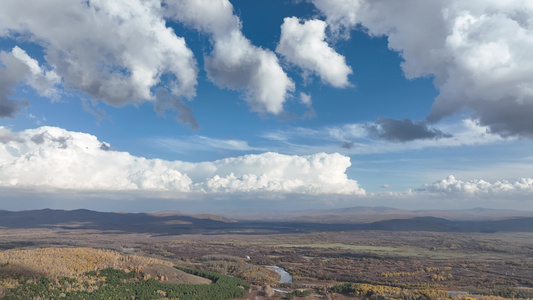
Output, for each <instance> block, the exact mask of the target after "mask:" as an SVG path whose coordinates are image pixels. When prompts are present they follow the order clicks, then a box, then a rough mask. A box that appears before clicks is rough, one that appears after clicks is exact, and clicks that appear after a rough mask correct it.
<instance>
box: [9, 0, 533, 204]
mask: <svg viewBox="0 0 533 300" xmlns="http://www.w3.org/2000/svg"><path fill="white" fill-rule="evenodd" d="M21 5H22V4H20V3H19V2H18V1H14V0H13V1H11V0H9V1H4V2H3V3H2V4H0V11H2V12H0V20H3V21H1V22H0V51H1V55H0V66H1V68H0V92H1V93H2V94H1V95H0V126H1V127H0V189H2V190H3V191H4V195H6V197H2V198H3V199H0V208H5V209H28V208H41V207H54V208H67V209H71V208H78V207H86V208H93V209H99V210H117V209H118V208H120V207H123V208H124V207H127V209H125V210H131V211H138V210H163V209H172V210H180V209H181V210H193V211H201V210H211V211H217V210H232V209H236V208H242V209H258V208H272V207H273V206H275V207H279V206H280V204H283V205H282V206H283V207H286V208H287V209H299V208H301V209H305V208H310V207H316V208H330V207H342V206H357V205H370V206H379V205H387V206H393V207H399V208H409V209H417V208H455V209H462V208H471V207H479V206H483V207H493V208H513V209H530V210H533V203H532V202H531V199H532V196H533V179H531V178H533V174H532V170H533V155H532V154H531V149H532V146H533V143H532V142H531V137H533V118H532V116H533V54H532V53H531V51H529V49H531V46H533V7H532V6H531V4H529V3H527V2H526V1H518V0H516V1H507V2H505V3H500V2H491V1H469V2H468V3H463V2H461V1H433V2H431V3H423V4H420V3H419V2H417V1H409V0H402V1H395V2H391V1H365V0H334V1H325V0H308V1H303V0H300V1H296V0H280V1H274V2H273V1H265V0H254V1H249V0H241V1H227V0H202V1H192V0H181V1H178V0H176V1H160V0H150V1H119V0H116V1H86V2H84V3H81V2H80V3H77V2H76V3H70V2H68V1H60V0H57V1H47V2H46V3H41V2H39V1H34V2H33V5H29V6H27V5H24V8H22V7H21ZM26 7H30V8H26ZM72 199H75V200H72ZM215 199H218V200H215ZM124 204H126V205H124Z"/></svg>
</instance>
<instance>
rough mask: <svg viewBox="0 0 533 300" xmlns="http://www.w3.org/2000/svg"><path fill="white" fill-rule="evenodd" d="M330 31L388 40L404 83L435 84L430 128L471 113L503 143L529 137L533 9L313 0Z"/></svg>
mask: <svg viewBox="0 0 533 300" xmlns="http://www.w3.org/2000/svg"><path fill="white" fill-rule="evenodd" d="M312 2H313V3H314V4H315V6H316V7H317V8H318V9H319V10H321V12H322V13H323V14H324V15H325V16H326V22H328V24H329V26H331V27H332V28H333V29H337V30H341V31H342V30H345V29H353V28H356V27H357V26H359V25H360V26H362V27H364V28H365V30H366V32H367V33H368V34H369V35H371V36H382V35H385V36H387V37H388V45H389V48H390V49H392V50H395V51H397V52H399V53H400V55H401V56H402V58H403V60H404V61H403V62H402V64H401V66H402V69H403V71H404V74H405V76H406V77H407V78H416V77H424V76H433V77H434V84H435V87H436V88H437V89H438V90H439V92H440V94H439V95H438V96H437V98H436V99H435V103H434V104H433V107H432V109H431V112H430V114H429V116H428V118H427V119H428V120H429V121H431V122H438V121H439V120H441V119H443V118H445V117H448V116H450V115H452V114H455V113H458V112H460V111H462V110H464V109H471V110H473V112H474V115H475V117H476V118H478V119H479V121H480V122H481V124H482V125H486V126H489V128H490V130H492V131H493V132H495V133H498V134H501V135H520V136H526V137H533V119H532V118H531V115H532V113H533V52H532V51H530V49H531V48H532V47H533V4H532V2H531V1H526V0H510V1H485V0H473V1H460V0H454V1H443V0H440V1H422V2H421V1H414V0H403V1H384V0H376V1H368V0H331V1H324V0H312Z"/></svg>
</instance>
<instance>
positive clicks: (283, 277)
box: [266, 266, 292, 283]
mask: <svg viewBox="0 0 533 300" xmlns="http://www.w3.org/2000/svg"><path fill="white" fill-rule="evenodd" d="M266 268H267V269H269V270H272V271H275V272H276V273H278V274H279V276H280V280H279V282H280V283H291V282H292V275H291V274H289V272H287V271H285V269H283V268H282V267H278V266H267V267H266Z"/></svg>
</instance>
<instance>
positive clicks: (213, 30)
mask: <svg viewBox="0 0 533 300" xmlns="http://www.w3.org/2000/svg"><path fill="white" fill-rule="evenodd" d="M166 4H167V7H166V12H165V13H166V15H167V16H168V17H170V18H172V19H175V20H178V21H180V22H182V23H184V24H186V25H187V26H189V27H192V28H195V29H197V30H199V31H201V32H204V33H207V34H209V35H210V36H211V39H212V42H213V45H214V49H213V50H212V52H211V53H210V54H209V56H207V57H205V68H206V70H207V74H208V76H209V78H210V79H211V80H212V81H213V82H214V83H215V84H217V85H218V86H220V87H223V88H228V89H233V90H243V91H245V100H246V101H247V102H248V104H249V105H250V106H251V108H252V110H254V111H257V112H268V113H272V114H279V113H281V112H282V111H283V103H284V102H285V100H286V97H287V93H288V92H290V91H293V90H294V83H293V82H292V80H291V79H290V78H289V77H288V76H287V74H285V72H284V71H283V69H282V68H281V66H280V65H279V61H278V58H277V57H276V55H275V54H274V53H273V52H272V51H270V50H267V49H263V48H260V47H256V46H254V45H252V43H251V42H250V41H249V40H248V39H247V38H246V37H245V36H244V35H243V34H242V32H241V23H240V20H239V18H238V17H237V16H235V15H234V14H233V6H232V5H231V3H230V2H229V1H228V0H222V1H218V0H201V1H197V0H185V1H172V2H168V3H166Z"/></svg>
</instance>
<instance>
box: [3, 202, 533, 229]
mask: <svg viewBox="0 0 533 300" xmlns="http://www.w3.org/2000/svg"><path fill="white" fill-rule="evenodd" d="M0 227H3V228H27V229H30V228H57V229H64V230H71V229H93V230H101V231H118V232H125V233H151V234H155V235H178V234H230V233H231V234H273V233H293V232H313V231H315V232H316V231H331V232H333V231H348V230H386V231H435V232H533V212H520V211H512V210H493V209H483V208H475V209H469V210H424V211H423V210H420V211H407V210H400V209H394V208H388V207H352V208H345V209H334V210H306V211H299V212H290V213H284V214H280V215H277V216H275V217H273V216H267V217H262V218H259V217H258V216H249V218H248V219H240V220H238V221H235V220H231V219H228V218H225V217H221V216H218V215H212V214H202V215H185V214H182V213H177V212H161V213H112V212H96V211H90V210H85V209H78V210H71V211H65V210H52V209H43V210H28V211H17V212H14V211H5V210H0Z"/></svg>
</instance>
